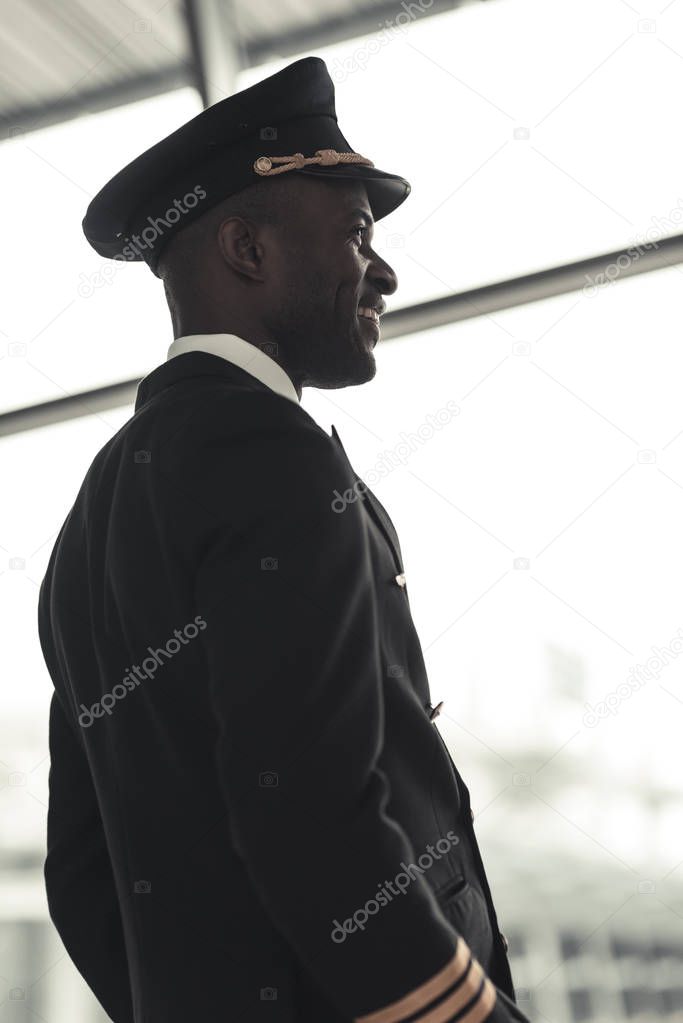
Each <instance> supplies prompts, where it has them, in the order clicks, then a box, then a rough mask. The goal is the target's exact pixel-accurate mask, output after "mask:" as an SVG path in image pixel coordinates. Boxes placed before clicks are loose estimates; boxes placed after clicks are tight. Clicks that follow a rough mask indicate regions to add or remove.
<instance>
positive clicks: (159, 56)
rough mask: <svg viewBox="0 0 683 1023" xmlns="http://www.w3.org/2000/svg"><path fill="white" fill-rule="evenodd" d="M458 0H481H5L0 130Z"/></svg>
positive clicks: (11, 131)
mask: <svg viewBox="0 0 683 1023" xmlns="http://www.w3.org/2000/svg"><path fill="white" fill-rule="evenodd" d="M463 2H479V3H483V2H487V0H431V3H427V0H413V2H411V3H408V2H406V3H405V4H404V6H403V8H402V7H401V5H399V4H397V3H395V2H391V3H384V2H379V3H378V2H375V3H372V2H367V0H315V2H314V3H311V2H304V0H96V2H93V0H3V17H2V21H1V22H0V58H1V59H0V140H2V139H7V138H12V137H14V136H16V135H20V134H24V133H25V132H27V131H32V130H36V129H37V128H41V127H45V126H47V125H50V124H57V123H59V122H61V121H64V120H68V119H70V118H72V117H77V116H79V114H86V113H96V112H99V111H101V110H106V109H108V108H110V107H113V106H118V105H120V104H123V103H127V102H131V101H133V100H138V99H144V98H147V97H149V96H153V95H156V94H159V93H162V92H166V91H168V90H169V89H173V88H178V87H180V86H183V85H188V84H191V85H195V86H196V87H197V88H198V89H199V90H200V92H201V93H202V96H203V98H204V101H205V103H207V102H211V101H212V97H211V96H210V94H209V95H207V90H206V87H205V86H206V82H207V80H208V81H211V78H212V77H213V78H214V79H215V78H217V77H218V75H219V69H218V68H217V67H216V60H218V61H221V59H222V57H223V56H224V57H225V59H226V63H230V64H231V65H232V67H233V68H235V67H237V68H238V69H241V68H246V67H251V66H254V65H258V64H262V63H265V62H266V61H268V60H271V59H276V58H278V57H287V56H289V55H292V54H299V53H303V52H305V51H306V50H308V49H310V48H315V47H319V46H325V45H330V44H332V43H334V42H337V41H340V40H342V39H346V38H353V37H357V36H360V35H364V34H371V33H377V32H379V31H381V30H382V29H383V28H384V26H387V25H388V26H391V25H392V24H393V25H394V26H397V25H400V24H401V22H398V21H397V18H398V17H400V16H402V17H403V20H404V21H405V18H406V17H408V15H407V14H406V13H404V12H405V11H408V10H412V11H416V12H418V14H417V15H414V16H419V17H420V18H422V17H424V16H429V15H433V14H438V13H443V12H444V11H447V10H452V9H453V8H455V7H459V6H461V4H462V3H463ZM216 36H218V43H219V48H218V50H216V47H215V45H214V46H213V47H208V46H207V41H209V40H210V41H212V42H213V43H214V44H215V42H216ZM221 47H222V49H221ZM209 50H211V52H209ZM228 51H231V52H230V54H228ZM210 60H213V62H214V67H213V71H212V69H211V68H210V67H209V66H208V64H209V61H210Z"/></svg>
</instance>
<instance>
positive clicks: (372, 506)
mask: <svg viewBox="0 0 683 1023" xmlns="http://www.w3.org/2000/svg"><path fill="white" fill-rule="evenodd" d="M332 439H333V440H334V441H336V443H337V445H338V446H339V449H340V451H341V452H342V454H343V456H344V458H345V459H346V462H347V463H348V466H349V468H350V470H351V472H352V474H353V478H354V480H355V481H356V483H360V484H361V486H360V487H359V488H358V492H359V493H360V495H361V499H362V501H363V504H364V505H365V508H366V509H367V511H368V512H369V514H370V515H371V517H372V518H373V519H374V521H375V523H376V525H377V526H378V527H379V529H380V530H381V531H382V533H383V534H384V537H385V539H386V541H387V543H388V544H389V547H390V548H391V551H392V554H393V555H394V561H395V562H396V566H397V569H398V571H399V572H403V557H402V554H401V545H400V544H399V542H398V534H397V532H396V530H395V529H394V524H393V522H392V521H391V519H390V518H389V514H388V512H387V510H386V509H385V508H384V506H383V505H382V504H380V502H379V500H378V499H377V498H376V497H375V495H374V494H373V493H372V491H371V490H370V488H369V487H368V485H367V483H365V481H364V480H362V479H361V478H360V476H359V475H358V473H357V472H356V470H355V469H354V468H353V466H352V465H351V462H350V461H349V457H348V455H347V454H346V451H345V450H344V445H343V444H342V442H341V440H340V438H339V434H338V433H337V429H336V427H335V426H333V427H332Z"/></svg>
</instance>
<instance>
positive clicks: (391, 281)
mask: <svg viewBox="0 0 683 1023" xmlns="http://www.w3.org/2000/svg"><path fill="white" fill-rule="evenodd" d="M367 277H368V278H369V280H371V281H372V283H373V284H374V286H375V288H376V289H377V291H379V292H381V294H382V295H393V293H394V292H395V291H396V289H397V287H398V278H397V276H396V274H395V272H394V270H393V268H392V267H390V266H389V264H388V263H387V262H386V260H384V259H382V258H381V257H380V256H378V255H377V253H376V252H375V251H374V250H373V252H372V261H371V263H370V265H369V266H368V269H367Z"/></svg>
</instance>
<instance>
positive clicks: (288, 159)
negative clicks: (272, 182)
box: [254, 149, 375, 177]
mask: <svg viewBox="0 0 683 1023" xmlns="http://www.w3.org/2000/svg"><path fill="white" fill-rule="evenodd" d="M274 163H280V164H282V166H281V167H273V164H274ZM307 163H318V164H320V166H321V167H334V166H335V164H338V163H364V164H366V165H367V166H368V167H374V166H375V165H374V163H373V162H372V160H368V158H367V157H366V156H361V155H360V154H359V153H338V152H337V150H336V149H316V151H315V156H304V154H303V153H294V154H293V155H292V156H259V157H258V159H256V160H254V170H255V171H256V173H257V174H260V175H261V176H262V177H265V176H267V175H271V174H282V173H283V172H284V171H290V170H299V168H301V167H303V166H305V164H307Z"/></svg>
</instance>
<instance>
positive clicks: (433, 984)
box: [354, 937, 476, 1023]
mask: <svg viewBox="0 0 683 1023" xmlns="http://www.w3.org/2000/svg"><path fill="white" fill-rule="evenodd" d="M470 958H471V952H470V950H469V947H468V945H467V944H466V942H465V941H464V940H463V939H462V938H460V937H459V938H458V944H457V946H456V950H455V955H454V956H453V958H452V959H451V960H450V961H449V962H447V963H446V965H445V966H444V967H443V968H442V969H441V970H439V972H438V973H436V974H434V976H433V977H430V978H429V980H426V981H425V982H424V984H420V986H419V987H416V988H414V989H413V990H412V991H409V992H408V994H407V995H404V996H403V997H402V998H399V999H398V1000H397V1001H395V1002H392V1003H391V1004H390V1005H385V1006H384V1008H382V1009H377V1010H376V1011H375V1012H370V1013H367V1014H366V1015H365V1016H358V1017H356V1019H355V1021H354V1023H401V1020H403V1019H405V1018H406V1016H412V1015H413V1013H416V1012H419V1011H420V1009H423V1010H424V1009H425V1007H426V1006H427V1005H429V1003H430V1002H433V1001H434V999H435V998H437V997H438V996H439V995H442V994H443V993H444V991H447V990H448V988H449V987H451V986H452V985H453V984H455V982H456V981H457V980H460V978H461V977H463V976H464V975H465V973H466V971H467V968H468V966H469V962H470ZM463 986H465V987H467V986H468V985H467V983H465V985H463ZM475 991H476V987H475V990H471V991H470V992H469V995H468V998H472V997H473V995H474V994H475ZM468 998H465V1001H467V1000H468ZM451 1015H452V1013H451ZM446 1018H447V1017H444V1019H446ZM420 1023H422V1021H420ZM468 1023H470V1021H468ZM472 1023H476V1021H475V1020H472Z"/></svg>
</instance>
